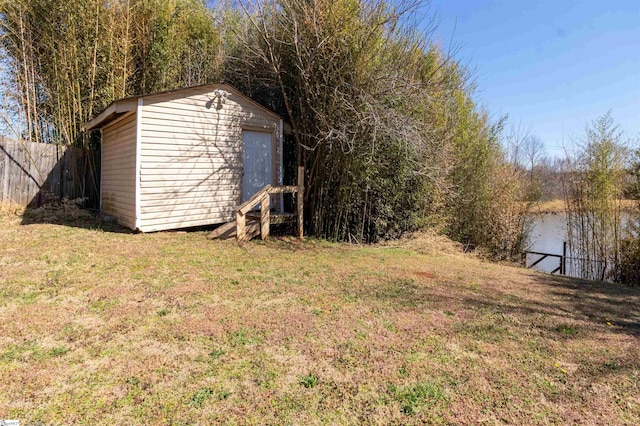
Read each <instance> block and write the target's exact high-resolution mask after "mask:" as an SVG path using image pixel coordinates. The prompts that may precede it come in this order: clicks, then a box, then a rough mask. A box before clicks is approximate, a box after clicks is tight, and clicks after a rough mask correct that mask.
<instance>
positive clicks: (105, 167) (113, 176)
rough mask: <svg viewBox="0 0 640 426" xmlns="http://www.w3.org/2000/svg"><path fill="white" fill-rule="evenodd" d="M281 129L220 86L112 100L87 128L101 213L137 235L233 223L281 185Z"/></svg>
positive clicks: (272, 117)
mask: <svg viewBox="0 0 640 426" xmlns="http://www.w3.org/2000/svg"><path fill="white" fill-rule="evenodd" d="M283 125H284V124H283V120H282V117H280V116H279V115H278V114H276V113H274V112H273V111H271V110H269V109H268V108H266V107H264V106H262V105H260V104H259V103H257V102H255V101H253V100H252V99H250V98H249V97H247V96H245V95H243V94H242V93H240V92H239V91H238V90H237V89H235V88H233V87H231V86H230V85H227V84H222V83H216V84H207V85H202V86H196V87H188V88H184V89H178V90H172V91H168V92H161V93H154V94H150V95H144V96H139V97H132V98H127V99H122V100H118V101H115V102H113V103H112V104H111V105H109V106H108V107H107V108H106V109H105V110H104V111H103V112H101V113H100V114H99V115H98V116H96V117H95V118H94V119H92V120H91V121H89V122H88V123H86V124H85V130H87V131H89V130H94V129H100V130H101V132H102V156H101V158H102V165H101V192H100V194H101V196H100V207H101V210H102V212H103V213H104V214H107V215H112V216H115V217H116V218H117V219H118V222H119V223H120V224H122V225H124V226H127V227H129V228H131V229H137V230H140V231H142V232H152V231H160V230H168V229H178V228H186V227H192V226H202V225H211V224H218V223H225V222H230V221H233V220H235V219H236V214H237V211H238V210H237V209H238V207H239V205H241V204H242V203H243V202H244V201H246V200H248V199H250V198H251V197H252V196H254V195H255V194H256V193H257V192H258V191H259V190H260V189H262V188H264V187H265V185H273V186H274V187H275V186H277V185H282V177H283V171H282V164H283V162H282V142H283ZM281 192H283V191H281ZM285 192H286V191H285ZM267 196H268V195H267ZM259 201H260V200H258V202H259ZM245 210H248V209H245ZM242 220H243V223H244V219H242Z"/></svg>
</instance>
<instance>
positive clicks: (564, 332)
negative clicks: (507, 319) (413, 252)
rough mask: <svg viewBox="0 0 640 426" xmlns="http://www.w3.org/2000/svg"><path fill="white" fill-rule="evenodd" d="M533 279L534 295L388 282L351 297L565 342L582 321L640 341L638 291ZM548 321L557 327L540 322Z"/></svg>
mask: <svg viewBox="0 0 640 426" xmlns="http://www.w3.org/2000/svg"><path fill="white" fill-rule="evenodd" d="M531 279H532V280H533V281H534V283H533V284H534V285H533V286H532V289H531V293H529V294H530V295H529V294H528V293H527V291H526V289H525V288H522V289H515V290H513V291H509V290H507V289H501V288H500V286H481V287H480V288H476V289H474V290H470V289H468V288H465V287H458V286H456V285H454V286H451V287H447V288H445V286H446V285H445V284H441V285H440V286H438V287H435V288H434V287H425V286H423V285H421V284H419V283H417V282H415V281H414V280H394V281H388V282H385V283H378V285H377V286H375V287H369V286H367V287H365V288H361V289H360V290H355V291H354V290H353V289H351V290H349V291H350V292H352V293H354V292H355V293H356V295H357V297H360V298H363V299H373V300H376V301H381V302H388V303H389V304H390V305H391V306H392V307H393V308H394V309H398V310H404V309H417V310H424V309H428V310H435V311H439V312H449V311H455V310H464V311H469V310H470V311H475V312H488V313H492V314H502V315H512V314H513V315H517V316H518V317H519V318H520V320H521V321H522V320H524V321H526V322H529V323H530V324H531V325H532V326H534V327H536V328H543V329H545V330H546V331H545V332H549V333H551V334H553V335H557V336H558V337H559V338H564V339H572V338H580V337H581V336H583V335H584V334H585V333H586V330H582V328H584V325H577V324H578V323H580V322H584V321H587V322H589V323H591V325H590V327H601V328H602V329H606V330H608V331H609V332H612V333H624V334H628V335H633V336H637V337H640V288H634V287H628V286H624V285H621V284H612V283H599V282H592V281H585V280H580V279H576V278H570V277H563V276H552V275H542V274H536V275H534V276H532V277H531ZM441 286H442V287H441ZM534 287H535V288H534ZM544 317H553V318H554V319H555V321H544V320H541V318H544ZM583 331H585V333H583ZM587 334H588V333H587Z"/></svg>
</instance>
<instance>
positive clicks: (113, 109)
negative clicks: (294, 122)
mask: <svg viewBox="0 0 640 426" xmlns="http://www.w3.org/2000/svg"><path fill="white" fill-rule="evenodd" d="M199 88H202V89H204V88H211V90H215V89H223V90H226V91H228V92H230V93H232V94H233V95H235V96H238V97H241V98H242V99H245V100H246V101H248V102H250V103H252V104H254V105H255V106H257V107H258V108H260V109H262V110H263V111H264V112H266V113H268V114H270V115H272V116H274V117H276V118H278V119H281V118H282V116H280V115H279V114H277V113H275V112H274V111H272V110H271V109H269V108H267V107H265V106H264V105H262V104H260V103H259V102H256V101H254V100H253V99H251V98H250V97H248V96H247V95H245V94H243V93H242V92H240V91H239V90H238V89H236V88H235V87H233V86H231V85H229V84H226V83H207V84H201V85H198V86H189V87H183V88H180V89H173V90H165V91H163V92H156V93H149V94H146V95H140V96H132V97H129V98H124V99H119V100H117V101H113V102H111V104H109V106H108V107H106V108H105V109H104V111H102V112H101V113H100V114H98V115H96V116H95V117H94V118H93V119H91V120H89V121H87V122H86V123H85V124H84V125H83V126H82V127H83V129H84V130H85V131H90V130H94V129H99V128H101V127H104V126H105V125H107V124H108V123H110V122H111V121H113V120H115V119H116V118H118V117H120V116H121V115H123V114H126V113H127V112H129V111H133V110H135V109H136V107H137V106H138V100H139V99H141V98H143V99H147V98H153V97H154V96H159V95H166V94H167V93H175V94H176V95H177V96H176V97H179V94H180V92H184V91H187V90H193V89H199Z"/></svg>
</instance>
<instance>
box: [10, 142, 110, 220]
mask: <svg viewBox="0 0 640 426" xmlns="http://www.w3.org/2000/svg"><path fill="white" fill-rule="evenodd" d="M99 161H100V160H99V153H92V152H90V151H87V150H85V149H82V148H77V147H64V146H60V145H53V144H45V143H35V142H27V141H14V140H9V139H0V200H1V201H2V202H3V203H17V204H20V205H23V206H29V207H38V206H40V205H41V204H42V203H44V202H45V201H46V200H47V199H48V198H51V197H52V196H53V197H55V198H63V197H67V198H69V199H76V198H86V199H87V200H86V201H85V203H84V206H85V207H98V204H99V201H100V164H99Z"/></svg>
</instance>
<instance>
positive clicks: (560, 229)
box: [526, 213, 567, 272]
mask: <svg viewBox="0 0 640 426" xmlns="http://www.w3.org/2000/svg"><path fill="white" fill-rule="evenodd" d="M565 241H567V220H566V216H565V214H564V213H545V214H541V215H536V217H535V219H534V222H533V228H532V230H531V233H530V235H529V241H528V245H527V248H526V250H527V251H537V252H541V253H551V254H559V255H561V254H562V246H563V243H564V242H565ZM539 258H540V256H538V255H532V254H528V255H527V265H531V264H532V263H534V262H535V261H536V260H538V259H539ZM559 265H560V259H558V258H557V257H547V258H546V259H544V260H543V261H542V262H540V263H538V264H537V265H536V266H534V267H533V269H536V270H538V271H543V272H551V271H553V270H554V269H556V268H557V267H558V266H559Z"/></svg>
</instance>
